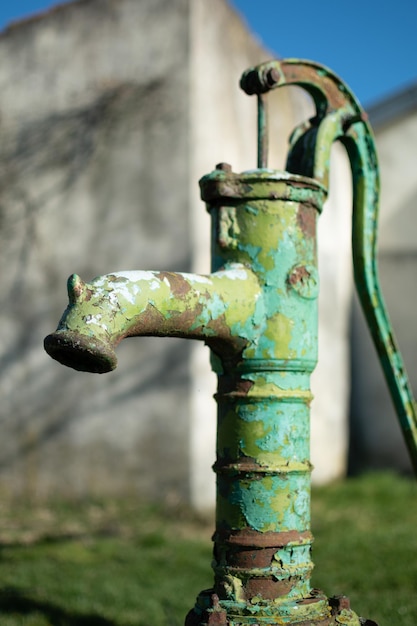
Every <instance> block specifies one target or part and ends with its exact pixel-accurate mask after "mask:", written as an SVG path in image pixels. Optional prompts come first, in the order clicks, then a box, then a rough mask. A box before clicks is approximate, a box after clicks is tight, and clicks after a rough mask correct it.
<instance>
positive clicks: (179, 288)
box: [156, 272, 191, 298]
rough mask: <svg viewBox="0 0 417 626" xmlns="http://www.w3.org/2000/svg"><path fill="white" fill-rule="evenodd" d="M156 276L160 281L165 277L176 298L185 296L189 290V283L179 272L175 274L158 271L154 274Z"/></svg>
mask: <svg viewBox="0 0 417 626" xmlns="http://www.w3.org/2000/svg"><path fill="white" fill-rule="evenodd" d="M156 278H158V279H159V280H161V281H163V280H164V279H165V278H166V279H167V281H168V282H169V286H170V288H171V291H172V294H173V295H174V297H176V298H177V297H179V298H181V297H182V296H186V295H187V293H188V292H189V291H190V290H191V285H190V283H189V282H188V281H187V280H185V278H183V277H182V276H181V275H180V274H177V273H175V272H158V274H156Z"/></svg>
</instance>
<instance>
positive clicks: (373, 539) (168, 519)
mask: <svg viewBox="0 0 417 626" xmlns="http://www.w3.org/2000/svg"><path fill="white" fill-rule="evenodd" d="M416 521H417V486H416V484H414V482H412V481H409V480H406V479H402V478H398V477H395V476H392V475H370V476H366V477H363V478H360V479H354V480H349V481H345V482H343V483H340V484H337V485H333V486H331V487H325V488H320V489H315V490H314V493H313V532H314V534H315V537H316V541H315V544H314V552H313V558H314V561H315V564H316V569H315V573H314V578H313V584H314V585H315V586H316V587H320V588H321V589H323V590H324V591H325V592H326V593H327V594H328V595H335V594H340V593H343V594H345V595H348V596H349V597H350V599H351V604H352V608H353V609H354V610H355V611H356V612H357V613H359V614H360V615H363V616H365V617H368V618H371V619H373V620H375V621H376V622H377V623H378V624H379V626H416V625H417V593H416V587H417V533H416ZM211 532H212V521H211V519H207V520H201V519H198V518H197V517H196V516H195V515H193V514H192V513H191V512H189V511H186V510H182V509H178V508H177V509H175V510H174V509H170V510H164V509H163V508H161V507H156V506H153V505H149V504H146V505H144V504H143V503H142V504H141V503H134V502H132V501H130V502H127V501H123V502H115V501H103V502H94V503H73V504H71V503H56V502H55V503H48V505H42V506H40V505H32V506H30V505H22V504H15V505H11V504H8V505H6V504H3V505H2V506H0V625H1V626H133V625H135V626H182V624H183V622H184V616H185V614H186V613H187V612H188V610H189V609H190V608H191V607H192V606H193V604H194V600H195V596H196V595H197V593H198V592H199V591H200V590H202V589H204V588H207V587H209V586H210V585H211V581H212V574H211V569H210V561H211V542H210V536H211Z"/></svg>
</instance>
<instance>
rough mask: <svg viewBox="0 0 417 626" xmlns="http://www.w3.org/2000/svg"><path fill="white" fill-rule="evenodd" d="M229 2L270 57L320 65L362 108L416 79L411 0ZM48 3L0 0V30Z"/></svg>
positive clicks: (416, 29) (415, 4) (416, 26)
mask: <svg viewBox="0 0 417 626" xmlns="http://www.w3.org/2000/svg"><path fill="white" fill-rule="evenodd" d="M138 1H139V0H138ZM229 1H230V2H231V4H233V5H234V6H235V7H236V8H237V9H238V11H239V12H240V13H241V14H242V16H243V17H244V18H245V20H246V22H247V23H248V25H249V27H250V29H251V30H252V32H254V33H255V35H256V36H257V37H258V38H259V39H260V40H261V41H262V42H263V44H264V45H265V46H266V47H267V48H268V49H269V50H270V51H271V55H272V56H280V57H299V58H304V59H311V60H314V61H318V62H320V63H324V64H325V65H327V66H328V67H330V68H331V69H332V70H333V71H335V72H336V73H337V74H339V76H340V77H341V78H342V79H343V80H344V81H345V82H347V83H348V85H349V86H350V87H351V89H352V90H353V91H354V93H355V94H356V95H357V97H358V98H359V100H360V101H361V102H362V104H363V105H364V106H366V105H367V104H370V103H373V102H375V101H377V100H379V99H381V98H384V97H386V96H388V95H390V94H391V93H393V92H395V91H397V90H399V89H401V88H403V87H406V86H407V85H409V84H410V83H413V82H417V0H396V2H395V3H392V2H384V0H349V2H348V3H347V2H341V1H338V0H316V2H313V1H312V0H296V1H295V0H229ZM206 2H209V3H210V0H206ZM54 4H56V3H55V2H51V1H50V0H0V29H2V28H4V27H5V26H6V25H7V23H8V22H10V21H12V20H17V19H20V18H23V17H25V16H26V15H29V14H32V13H36V12H37V11H42V10H45V9H46V8H48V7H50V6H53V5H54Z"/></svg>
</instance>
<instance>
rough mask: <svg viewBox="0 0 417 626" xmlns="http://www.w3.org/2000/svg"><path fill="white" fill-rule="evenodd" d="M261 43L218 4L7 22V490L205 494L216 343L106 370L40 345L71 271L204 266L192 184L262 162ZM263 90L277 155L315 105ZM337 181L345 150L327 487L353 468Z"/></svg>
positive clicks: (204, 500) (200, 501)
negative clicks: (226, 166)
mask: <svg viewBox="0 0 417 626" xmlns="http://www.w3.org/2000/svg"><path fill="white" fill-rule="evenodd" d="M269 57H270V55H269V54H268V53H267V52H266V51H265V50H263V49H262V47H261V46H260V45H259V44H258V43H257V42H256V41H254V39H253V38H252V37H251V36H250V34H249V33H248V31H247V29H246V27H245V26H244V24H243V23H242V22H241V20H240V19H239V18H238V16H237V15H236V14H235V13H234V11H233V10H232V9H231V8H230V7H229V6H228V4H227V3H226V2H225V1H224V0H210V2H208V1H207V0H175V1H173V0H146V1H143V2H137V0H79V1H78V2H74V3H71V4H66V5H64V6H62V7H60V8H58V9H57V10H55V11H54V12H51V13H50V14H47V15H45V16H43V17H42V18H39V19H36V20H33V21H29V22H26V23H22V24H19V25H17V26H15V27H14V28H12V29H10V30H8V31H6V32H5V33H3V34H2V35H1V36H0V59H1V61H0V87H1V89H0V116H1V125H0V163H1V168H0V172H1V173H0V176H1V184H2V188H3V190H4V191H3V195H2V201H1V206H0V220H1V221H0V243H1V246H0V255H1V257H0V263H1V267H2V268H3V271H2V276H1V281H2V288H1V299H2V301H1V309H0V311H1V313H0V315H1V319H0V336H1V340H0V360H1V363H2V377H1V381H0V394H1V397H2V399H3V402H2V405H1V407H0V427H1V429H2V438H1V440H0V490H1V492H2V493H3V494H7V493H9V494H11V493H13V494H16V495H24V496H30V497H46V496H48V495H51V494H56V493H60V494H63V495H66V496H68V495H86V494H103V493H120V492H134V493H140V494H143V495H145V496H149V495H153V496H156V497H158V498H165V499H167V498H168V499H169V498H171V499H178V498H181V499H184V500H190V501H192V502H193V503H194V504H195V505H196V506H197V507H199V508H204V507H206V506H211V505H212V503H213V497H214V474H213V473H212V471H211V469H210V467H211V464H212V463H213V461H214V435H215V403H214V400H213V398H212V393H213V392H214V387H215V380H214V376H213V375H212V374H211V373H210V371H209V364H208V363H209V360H208V350H207V348H204V347H203V346H198V347H196V346H193V345H191V344H190V343H189V342H186V341H181V340H173V339H170V340H169V341H168V340H167V339H155V338H142V339H131V340H129V341H125V342H123V343H122V344H121V346H120V347H119V348H118V355H119V366H118V369H117V370H116V371H115V372H112V373H111V374H106V375H103V376H97V375H94V374H84V373H78V372H74V371H73V370H69V369H67V368H64V367H62V366H60V365H59V364H57V363H55V362H53V361H52V360H51V359H49V358H48V357H47V355H46V354H45V353H44V351H43V348H42V342H43V338H44V336H45V335H46V334H48V333H49V332H51V331H52V330H54V328H55V327H56V324H57V321H58V319H59V316H60V315H61V313H62V311H63V309H64V307H65V306H66V302H67V297H66V290H65V280H66V278H67V276H68V275H69V274H70V273H72V272H77V273H78V274H80V275H81V276H82V278H84V279H86V280H89V279H91V278H93V277H94V276H97V275H99V274H104V273H107V272H111V271H117V270H126V269H166V270H179V271H189V270H193V271H199V272H208V271H209V268H210V261H209V220H208V216H207V215H206V212H205V209H204V206H203V204H202V202H201V201H200V199H199V189H198V179H199V178H200V177H201V176H202V175H204V174H206V173H208V172H209V171H211V170H212V169H213V168H214V166H215V164H216V163H218V162H219V161H227V162H229V163H231V164H232V166H233V169H234V170H235V171H240V170H245V169H252V168H253V167H254V166H255V163H256V160H255V159H256V156H255V155H256V148H255V144H256V102H255V100H254V99H252V98H248V97H247V96H245V95H244V94H243V92H241V91H240V89H239V87H238V80H239V77H240V75H241V73H242V71H243V70H244V69H246V68H247V67H248V66H250V65H253V64H256V63H258V62H261V61H263V60H266V59H267V58H269ZM271 100H272V102H273V103H272V115H271V119H272V122H271V126H272V128H271V165H272V166H273V167H282V166H283V165H284V162H285V154H286V141H287V137H288V135H289V133H290V131H291V130H292V129H293V127H294V126H295V124H296V123H297V122H298V121H299V120H300V119H302V118H304V117H306V116H307V115H308V114H309V112H310V110H311V104H310V103H309V101H308V99H307V97H306V96H304V94H301V92H298V91H297V90H294V89H286V90H282V91H281V90H280V91H278V92H277V93H275V94H274V95H273V96H272V98H271ZM335 158H336V163H339V161H340V157H338V156H337V155H336V157H335ZM338 172H339V173H338ZM340 172H342V173H340ZM333 181H336V182H333ZM346 181H348V179H347V178H346V176H345V174H343V168H342V170H339V166H338V165H337V166H336V167H335V168H334V169H333V173H332V181H331V184H332V198H333V199H331V200H330V201H329V203H328V206H327V207H326V209H325V212H324V214H323V216H322V218H321V226H320V233H321V234H320V237H321V242H322V243H321V244H320V254H321V255H323V259H324V263H325V264H324V265H322V270H321V271H322V272H323V279H322V295H321V308H322V322H321V336H322V339H321V341H322V343H321V347H320V354H321V357H320V359H321V360H320V364H319V368H318V371H317V374H316V375H315V379H314V385H313V390H314V393H315V395H316V397H317V401H316V403H315V404H314V405H313V424H312V428H313V436H312V442H313V450H312V456H313V463H315V465H316V468H317V469H316V470H315V472H316V474H315V475H316V476H317V478H318V480H319V481H320V482H323V481H324V480H329V479H331V478H334V477H336V476H339V475H340V474H343V472H344V467H345V451H346V436H345V435H346V433H345V430H346V420H345V418H346V393H347V386H346V365H347V338H346V336H345V327H346V320H347V308H346V306H345V301H346V293H348V292H349V290H350V282H349V272H348V270H347V268H346V259H347V258H349V251H348V248H349V233H348V230H349V228H348V226H347V228H345V226H346V224H347V225H348V223H349V219H350V218H349V216H350V207H349V206H346V200H345V201H344V202H341V203H340V202H339V201H338V200H337V198H340V197H341V196H346V193H345V192H346V184H347V186H348V183H346ZM346 220H347V221H346ZM335 230H336V231H337V232H338V233H339V239H338V240H337V243H335V241H336V240H335V239H334V237H333V236H332V233H334V231H335ZM333 255H336V256H337V261H336V262H332V261H331V259H332V258H333ZM336 310H337V318H335V316H334V312H335V311H336ZM326 355H327V357H326ZM325 357H326V358H325ZM336 359H337V366H336ZM330 376H331V379H332V385H331V386H330V388H329V384H328V381H329V377H330Z"/></svg>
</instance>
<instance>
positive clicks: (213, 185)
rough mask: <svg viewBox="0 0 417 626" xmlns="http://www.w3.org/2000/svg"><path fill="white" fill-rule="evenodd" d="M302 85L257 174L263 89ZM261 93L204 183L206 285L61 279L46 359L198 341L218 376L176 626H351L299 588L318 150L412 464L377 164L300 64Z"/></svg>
mask: <svg viewBox="0 0 417 626" xmlns="http://www.w3.org/2000/svg"><path fill="white" fill-rule="evenodd" d="M290 84H292V85H298V86H301V87H303V88H304V89H305V90H306V91H307V92H309V93H310V95H311V96H312V98H313V100H314V103H315V106H316V115H315V116H314V117H313V118H312V119H310V120H308V121H306V122H305V123H303V124H302V125H300V126H299V127H298V128H296V129H295V131H294V132H293V134H292V137H291V139H290V147H289V153H288V159H287V166H286V171H284V172H280V171H275V170H271V169H268V168H267V116H266V99H265V94H266V93H267V92H268V91H269V90H271V89H274V88H278V87H282V86H285V85H290ZM241 87H242V88H243V90H244V91H245V92H246V93H247V94H249V95H251V94H254V95H256V96H257V98H258V130H259V132H258V168H257V169H255V170H251V171H249V172H243V173H241V174H237V173H233V172H232V170H231V167H230V166H228V165H226V164H220V165H218V166H217V168H216V169H215V170H214V171H213V172H212V173H211V174H208V175H207V176H205V177H203V178H202V180H201V181H200V187H201V196H202V199H203V200H204V202H205V203H206V205H207V209H208V211H209V212H210V215H211V218H212V268H211V273H210V274H207V275H204V276H203V275H197V274H185V273H175V272H161V271H155V272H144V271H136V272H118V273H115V274H108V275H106V276H101V277H98V278H96V279H94V280H93V281H92V282H91V283H84V282H83V281H82V280H81V279H80V278H79V277H78V276H75V275H73V276H72V277H70V279H69V281H68V294H69V306H68V307H67V309H66V311H65V312H64V314H63V316H62V318H61V321H60V323H59V326H58V329H57V331H56V332H55V333H53V334H52V335H49V336H48V337H47V338H46V339H45V348H46V350H47V352H48V353H49V354H50V355H51V356H52V357H53V358H54V359H56V360H58V361H60V362H61V363H63V364H65V365H69V366H70V367H74V368H75V369H79V370H82V371H90V372H99V373H102V372H106V371H109V370H111V369H113V368H114V367H116V355H115V351H114V350H115V347H116V346H117V344H118V343H119V342H120V341H121V340H122V339H123V338H124V337H130V336H143V335H152V336H176V337H184V338H191V339H199V340H203V341H204V342H205V343H206V344H207V345H208V346H209V347H210V349H211V360H212V367H213V369H214V371H215V372H216V373H217V376H218V391H217V394H216V401H217V404H218V432H217V450H216V462H215V465H214V470H215V472H216V475H217V503H216V528H215V534H214V559H213V570H214V585H213V588H212V589H210V590H207V591H203V592H201V593H200V594H199V596H198V598H197V602H196V605H195V607H194V608H193V609H192V610H191V611H190V612H189V614H188V616H187V617H186V621H185V624H186V626H246V625H252V626H273V625H274V626H275V625H278V624H280V625H292V626H296V625H298V626H313V625H323V626H331V625H336V624H345V625H348V626H359V625H360V624H368V626H371V625H372V624H374V622H372V621H370V620H365V619H362V618H359V617H358V616H357V615H356V613H354V612H353V611H352V610H351V609H350V607H349V602H348V600H347V598H346V597H344V596H343V597H335V598H327V597H326V596H325V595H324V594H323V593H322V592H321V591H318V590H315V589H313V588H312V587H311V584H310V575H311V572H312V569H313V563H312V561H311V543H312V534H311V530H310V485H311V478H310V475H311V464H310V460H309V457H310V454H309V436H310V423H309V422H310V409H309V406H310V402H311V398H312V397H311V392H310V375H311V373H312V371H313V370H314V367H315V365H316V363H317V346H318V341H317V328H318V323H317V317H318V307H317V298H318V290H319V272H318V267H317V247H316V227H317V221H318V219H319V216H320V212H321V210H322V206H323V203H324V201H325V199H326V195H327V187H328V171H329V160H330V149H331V145H332V143H333V142H334V141H336V140H339V141H341V142H342V143H343V144H344V145H345V147H346V150H347V153H348V155H349V159H350V163H351V167H352V179H353V192H354V193H353V205H354V206H353V257H354V267H355V280H356V285H357V288H358V292H359V295H360V298H361V301H362V304H363V308H364V311H365V315H366V317H367V320H368V324H369V326H370V329H371V332H372V335H373V338H374V341H375V345H376V347H377V350H378V353H379V355H380V359H381V362H382V366H383V368H384V372H385V375H386V378H387V382H388V384H389V386H390V390H391V394H392V397H393V400H394V403H395V406H396V409H397V413H398V415H399V419H400V422H401V425H402V428H403V431H404V434H405V438H406V441H407V444H408V447H409V450H410V453H411V456H412V459H413V462H414V465H415V466H416V467H417V451H416V450H417V448H416V440H417V436H416V429H417V420H416V414H415V408H414V402H413V398H412V396H411V393H410V388H409V384H408V380H407V376H406V373H405V369H404V366H403V363H402V359H401V356H400V355H399V353H398V350H397V348H396V345H395V341H394V339H393V335H392V331H391V327H390V324H389V320H388V317H387V314H386V312H385V307H384V304H383V301H382V297H381V295H380V290H379V284H378V278H377V268H376V261H375V248H376V220H377V210H378V191H379V182H378V166H377V160H376V154H375V148H374V141H373V136H372V131H371V129H370V127H369V125H368V123H367V121H366V117H365V115H364V113H363V111H362V109H361V107H360V105H359V104H358V102H357V101H356V99H355V98H354V96H353V95H352V94H351V92H350V91H349V89H348V88H347V87H346V85H344V83H342V82H341V81H340V79H339V78H337V77H336V76H335V75H334V74H333V73H332V72H331V71H329V70H328V69H327V68H325V67H323V66H320V65H318V64H316V63H312V62H309V61H299V60H296V59H290V60H286V61H280V62H278V61H271V62H268V63H264V64H262V65H260V66H257V67H255V68H251V69H249V70H247V71H246V72H245V73H244V74H243V76H242V79H241Z"/></svg>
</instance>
